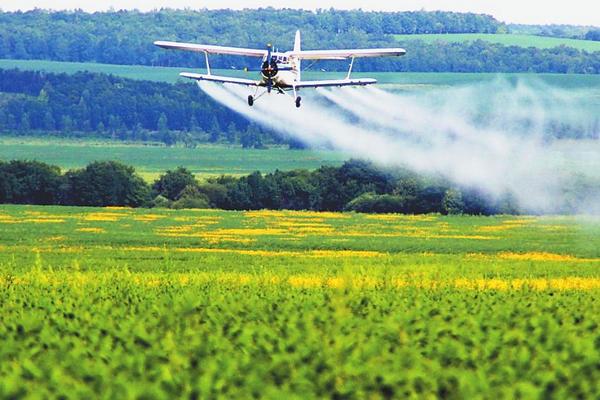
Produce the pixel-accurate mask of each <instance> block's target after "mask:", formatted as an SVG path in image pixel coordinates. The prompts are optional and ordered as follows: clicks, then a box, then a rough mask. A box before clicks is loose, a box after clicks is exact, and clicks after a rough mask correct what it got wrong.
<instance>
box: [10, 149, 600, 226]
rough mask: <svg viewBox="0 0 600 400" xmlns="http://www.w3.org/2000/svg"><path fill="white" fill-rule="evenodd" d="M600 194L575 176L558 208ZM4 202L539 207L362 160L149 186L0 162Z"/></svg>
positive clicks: (171, 179) (167, 176)
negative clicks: (493, 196)
mask: <svg viewBox="0 0 600 400" xmlns="http://www.w3.org/2000/svg"><path fill="white" fill-rule="evenodd" d="M598 196H600V188H599V187H598V185H597V182H596V183H594V182H587V181H585V182H584V181H580V180H577V179H574V180H573V182H572V184H571V185H569V187H568V188H565V189H564V202H563V204H560V205H558V206H557V209H556V210H554V211H556V212H560V213H573V212H577V211H578V210H579V209H578V205H580V204H583V203H584V202H585V201H587V200H589V199H597V198H598ZM0 203H12V204H44V205H45V204H58V205H74V206H129V207H163V208H164V207H170V208H219V209H226V210H260V209H274V210H281V209H287V210H314V211H357V212H365V213H392V212H393V213H406V214H423V213H442V214H474V215H492V214H500V213H502V214H517V213H520V212H522V211H524V212H531V211H534V210H521V209H520V208H519V205H518V204H517V202H516V200H515V199H514V197H513V196H512V195H511V194H510V193H506V194H505V195H504V196H502V197H501V198H495V199H494V198H492V197H490V196H488V195H486V194H485V193H484V192H482V191H481V190H478V189H475V188H468V187H460V186H456V185H453V184H451V183H450V182H448V181H447V180H445V179H443V178H436V177H431V176H429V177H424V176H420V175H417V174H415V173H412V172H410V171H407V170H399V169H385V168H381V167H377V166H375V165H374V164H372V163H370V162H367V161H361V160H350V161H347V162H345V163H344V164H343V165H342V166H340V167H321V168H319V169H316V170H314V171H308V170H296V171H286V172H284V171H275V172H273V173H269V174H261V173H260V172H254V173H252V174H250V175H247V176H242V177H233V176H221V177H217V178H211V179H209V180H207V181H205V182H198V181H197V180H196V179H195V177H194V175H193V174H192V173H191V172H190V171H188V170H187V169H185V168H183V167H179V168H177V169H175V170H172V171H167V172H166V173H164V174H163V175H161V176H160V177H159V178H158V179H157V180H156V181H155V182H154V183H152V184H151V185H149V184H147V183H146V182H145V181H143V180H142V178H140V177H139V176H138V175H137V174H136V173H135V170H134V168H133V167H130V166H127V165H124V164H121V163H119V162H115V161H102V162H93V163H91V164H89V165H87V166H86V167H85V168H82V169H74V170H70V171H67V172H66V173H64V174H63V173H61V171H60V169H59V168H58V167H56V166H51V165H47V164H44V163H41V162H37V161H10V162H1V161H0Z"/></svg>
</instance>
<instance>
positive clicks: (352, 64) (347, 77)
mask: <svg viewBox="0 0 600 400" xmlns="http://www.w3.org/2000/svg"><path fill="white" fill-rule="evenodd" d="M355 58H356V57H352V61H350V68H349V69H348V75H346V79H350V74H351V73H352V67H353V66H354V59H355Z"/></svg>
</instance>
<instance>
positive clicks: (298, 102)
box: [296, 96, 302, 108]
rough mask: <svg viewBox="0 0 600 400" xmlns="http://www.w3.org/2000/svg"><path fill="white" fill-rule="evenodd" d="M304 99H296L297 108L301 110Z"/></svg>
mask: <svg viewBox="0 0 600 400" xmlns="http://www.w3.org/2000/svg"><path fill="white" fill-rule="evenodd" d="M301 103H302V97H300V96H298V97H296V108H300V106H301V105H302V104H301Z"/></svg>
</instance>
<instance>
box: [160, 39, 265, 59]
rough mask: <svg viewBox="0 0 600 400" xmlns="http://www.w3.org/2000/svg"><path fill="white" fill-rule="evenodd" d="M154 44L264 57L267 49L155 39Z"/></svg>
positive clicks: (177, 48) (213, 52) (167, 47)
mask: <svg viewBox="0 0 600 400" xmlns="http://www.w3.org/2000/svg"><path fill="white" fill-rule="evenodd" d="M154 44H155V45H156V46H158V47H162V48H163V49H175V50H187V51H198V52H202V53H210V54H233V55H236V56H249V57H265V56H266V55H267V50H257V49H242V48H239V47H224V46H211V45H206V44H193V43H179V42H164V41H157V42H154Z"/></svg>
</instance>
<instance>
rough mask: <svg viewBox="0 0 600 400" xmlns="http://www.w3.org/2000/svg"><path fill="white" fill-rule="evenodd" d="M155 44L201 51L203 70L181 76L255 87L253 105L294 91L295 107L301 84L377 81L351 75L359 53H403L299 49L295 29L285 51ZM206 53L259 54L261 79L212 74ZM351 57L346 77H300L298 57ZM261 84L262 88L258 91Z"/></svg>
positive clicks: (393, 52)
mask: <svg viewBox="0 0 600 400" xmlns="http://www.w3.org/2000/svg"><path fill="white" fill-rule="evenodd" d="M154 44H155V45H156V46H159V47H162V48H165V49H176V50H187V51H196V52H200V53H204V57H205V60H206V71H207V73H206V74H196V73H192V72H182V73H180V74H179V75H180V76H182V77H184V78H189V79H194V80H196V81H211V82H221V83H233V84H237V85H245V86H250V87H256V90H255V92H254V95H249V96H248V105H249V106H252V105H253V104H254V102H255V101H256V100H258V99H259V98H260V97H261V96H263V95H264V94H265V93H271V90H272V89H275V90H276V91H277V92H278V93H282V94H284V93H286V92H287V91H290V90H291V91H293V93H294V100H295V102H296V107H300V102H301V101H302V98H301V97H300V96H298V90H299V89H302V88H318V87H326V86H364V85H371V84H373V83H377V80H376V79H370V78H365V79H351V78H350V74H351V73H352V67H353V65H354V59H355V58H358V57H384V56H403V55H404V54H406V50H404V49H400V48H389V49H351V50H302V49H301V47H300V31H297V32H296V40H295V42H294V50H292V51H286V52H283V53H281V52H277V51H273V47H272V46H271V45H270V44H269V45H267V49H266V50H258V49H242V48H238V47H223V46H211V45H203V44H192V43H178V42H164V41H156V42H154ZM209 54H230V55H238V56H249V57H261V58H262V64H261V70H260V72H261V75H262V79H261V80H259V81H255V80H252V79H243V78H233V77H227V76H217V75H213V74H211V71H210V64H209V62H208V55H209ZM347 58H351V59H352V61H351V62H350V68H349V69H348V74H347V75H346V78H345V79H336V80H317V81H303V80H301V79H300V78H301V71H300V62H301V60H345V59H347ZM260 88H265V90H264V91H263V92H262V93H261V94H260V95H258V91H259V89H260Z"/></svg>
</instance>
